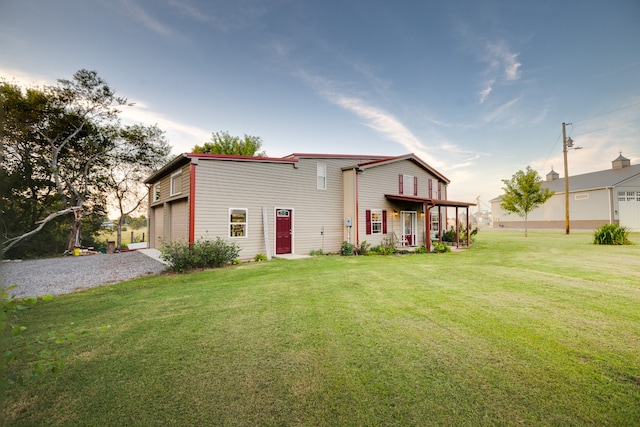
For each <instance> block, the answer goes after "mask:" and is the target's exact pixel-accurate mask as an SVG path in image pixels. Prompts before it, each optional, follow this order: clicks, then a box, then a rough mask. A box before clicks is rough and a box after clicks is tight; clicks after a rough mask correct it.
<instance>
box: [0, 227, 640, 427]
mask: <svg viewBox="0 0 640 427" xmlns="http://www.w3.org/2000/svg"><path fill="white" fill-rule="evenodd" d="M630 238H631V240H632V241H634V242H636V243H640V234H638V233H634V234H632V235H631V236H630ZM591 239H592V235H591V233H575V232H574V233H573V234H571V235H570V236H566V235H564V234H562V232H536V231H530V232H529V237H528V238H526V239H525V238H524V237H523V233H522V232H514V231H481V232H480V234H479V235H478V237H477V240H476V243H475V245H473V246H472V247H471V248H469V249H466V250H462V251H460V252H456V253H449V254H422V255H406V256H389V257H383V256H360V257H339V256H322V257H315V258H310V259H303V260H295V261H289V260H273V261H269V262H260V263H248V264H242V265H238V266H234V267H229V268H225V269H221V270H210V271H203V272H199V273H195V274H190V275H183V276H177V275H165V276H161V277H149V278H143V279H139V280H134V281H131V282H127V283H121V284H117V285H112V286H107V287H102V288H95V289H90V290H87V291H84V292H80V293H76V294H72V295H66V296H58V297H56V298H54V299H53V300H52V301H46V302H42V303H39V304H38V305H36V306H35V307H33V308H31V309H29V310H25V311H22V312H20V313H19V314H18V317H17V319H14V320H15V321H16V323H19V324H23V325H25V326H27V327H28V329H27V330H26V331H25V332H24V334H23V335H22V336H20V337H17V338H12V337H9V335H8V334H5V336H4V339H3V344H2V347H3V350H4V348H5V347H7V346H15V345H17V344H19V343H23V344H24V345H27V346H30V347H33V349H34V351H41V350H42V349H49V348H54V349H55V344H35V342H36V341H37V339H38V337H46V336H47V334H49V333H51V332H52V331H55V333H53V335H56V336H60V335H64V334H69V333H76V334H78V337H77V338H76V339H74V340H71V341H69V342H66V343H63V344H59V348H60V349H62V350H64V351H65V352H67V355H66V358H65V360H66V366H65V368H64V369H63V370H62V371H60V372H58V373H55V374H53V373H45V374H43V375H42V376H41V377H40V378H39V379H37V380H28V381H27V382H26V383H25V384H24V385H18V384H14V385H12V386H10V388H9V389H8V390H6V391H5V393H4V396H3V401H2V407H1V409H2V412H1V413H0V424H2V425H12V426H14V425H15V426H19V425H25V426H26V425H30V426H32V425H100V426H124V425H142V426H144V425H231V426H233V425H242V426H254V425H296V426H307V425H310V426H323V425H331V426H355V425H375V426H411V425H415V426H426V425H442V426H464V425H471V426H475V425H543V426H547V425H557V426H602V425H608V426H632V425H640V244H636V245H629V246H595V245H593V244H591ZM106 326H108V328H104V327H106ZM83 329H90V330H91V332H90V333H89V334H86V335H80V333H79V332H80V331H81V330H83ZM12 366H13V370H14V371H15V370H19V369H21V368H22V366H21V365H19V364H18V365H16V364H14V365H12Z"/></svg>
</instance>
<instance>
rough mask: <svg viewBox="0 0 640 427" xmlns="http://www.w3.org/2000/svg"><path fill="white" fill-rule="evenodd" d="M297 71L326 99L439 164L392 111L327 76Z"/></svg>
mask: <svg viewBox="0 0 640 427" xmlns="http://www.w3.org/2000/svg"><path fill="white" fill-rule="evenodd" d="M294 75H295V76H296V77H298V78H300V79H302V80H303V81H305V82H307V84H309V85H310V86H312V87H313V88H314V90H316V91H317V92H318V93H319V94H320V96H322V97H323V98H324V99H326V100H327V101H329V102H331V103H332V104H335V105H337V106H339V107H341V108H343V109H345V110H347V111H350V112H352V113H354V114H355V115H356V116H358V117H360V118H362V119H363V120H364V122H365V124H366V125H367V126H368V127H370V128H371V129H373V130H374V131H376V132H377V133H379V134H380V135H382V136H384V137H385V138H387V139H389V140H391V141H393V142H396V143H398V144H400V145H401V146H403V147H404V148H405V149H406V150H408V151H409V152H412V153H415V154H417V155H419V156H420V157H421V158H422V159H423V160H424V161H426V162H427V163H429V164H431V165H432V166H434V167H439V166H440V163H441V162H440V161H439V160H438V159H437V158H436V157H434V156H433V155H431V154H428V150H427V147H425V145H424V144H422V142H420V140H419V139H418V137H416V136H415V135H414V134H413V133H412V132H411V131H410V130H409V129H408V128H407V127H406V126H405V125H404V124H402V122H400V120H398V119H397V118H396V117H394V116H393V114H391V113H389V112H387V111H385V110H383V109H381V108H378V107H375V106H373V105H370V104H369V103H367V102H365V101H364V100H363V99H361V98H358V97H355V96H349V95H345V94H342V93H341V92H340V91H339V90H338V89H337V88H336V86H337V85H336V84H334V83H333V82H331V81H329V80H327V79H324V78H321V77H318V76H313V75H310V74H308V73H306V72H304V71H299V72H297V73H294Z"/></svg>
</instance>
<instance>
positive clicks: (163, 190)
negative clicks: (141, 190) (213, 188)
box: [150, 163, 191, 206]
mask: <svg viewBox="0 0 640 427" xmlns="http://www.w3.org/2000/svg"><path fill="white" fill-rule="evenodd" d="M178 171H181V172H182V174H181V175H180V180H181V182H180V188H181V190H180V193H178V194H174V195H173V196H170V195H169V192H170V190H171V176H172V175H174V174H175V173H176V172H178ZM190 171H191V164H189V163H187V164H186V165H183V166H182V167H180V168H178V169H174V170H172V171H171V172H168V173H167V174H166V175H164V176H163V177H162V178H160V180H159V182H160V199H159V200H157V201H155V202H154V201H153V196H151V198H150V200H151V206H154V205H159V204H163V203H166V202H168V201H172V200H178V199H182V198H185V197H188V196H189V186H190V184H191V182H190V180H191V175H190ZM156 182H158V181H156ZM154 184H155V182H154V183H153V184H151V185H150V191H153V185H154Z"/></svg>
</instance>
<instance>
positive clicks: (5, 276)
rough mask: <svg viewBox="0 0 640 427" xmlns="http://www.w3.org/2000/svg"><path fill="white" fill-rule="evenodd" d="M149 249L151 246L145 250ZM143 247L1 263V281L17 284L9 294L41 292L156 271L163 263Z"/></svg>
mask: <svg viewBox="0 0 640 427" xmlns="http://www.w3.org/2000/svg"><path fill="white" fill-rule="evenodd" d="M147 251H152V250H147ZM145 253H146V252H145V251H132V252H121V253H116V254H109V255H107V254H97V255H85V256H78V257H74V256H67V257H62V258H47V259H37V260H28V261H4V262H1V263H0V285H2V287H3V288H5V289H6V288H7V287H8V286H11V285H18V287H17V288H15V289H13V290H12V291H11V292H10V294H12V295H16V296H40V295H46V294H52V295H56V294H68V293H71V292H74V291H76V290H79V289H83V288H91V287H94V286H100V285H106V284H110V283H118V282H123V281H125V280H130V279H134V278H136V277H140V276H146V275H150V274H159V273H161V272H163V271H164V270H165V268H166V266H165V265H164V264H163V263H162V262H160V261H159V260H157V259H156V258H154V257H153V255H155V254H154V253H153V252H149V255H146V254H145Z"/></svg>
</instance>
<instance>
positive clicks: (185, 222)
mask: <svg viewBox="0 0 640 427" xmlns="http://www.w3.org/2000/svg"><path fill="white" fill-rule="evenodd" d="M171 240H172V241H174V242H175V241H178V240H181V241H184V242H186V241H188V240H189V204H188V203H187V201H186V200H184V201H180V202H174V203H172V204H171Z"/></svg>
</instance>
